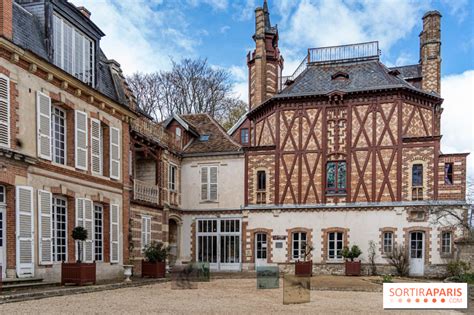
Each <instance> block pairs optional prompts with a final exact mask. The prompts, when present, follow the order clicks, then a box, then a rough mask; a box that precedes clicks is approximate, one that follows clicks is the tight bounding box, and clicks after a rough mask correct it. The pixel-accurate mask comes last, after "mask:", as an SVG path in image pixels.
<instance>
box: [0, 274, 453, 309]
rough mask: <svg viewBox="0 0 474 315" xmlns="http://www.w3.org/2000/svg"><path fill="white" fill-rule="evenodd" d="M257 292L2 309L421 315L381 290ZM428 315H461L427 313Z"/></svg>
mask: <svg viewBox="0 0 474 315" xmlns="http://www.w3.org/2000/svg"><path fill="white" fill-rule="evenodd" d="M281 285H282V283H281V281H280V289H274V290H257V289H256V283H255V279H218V280H212V281H211V282H209V283H199V288H198V289H197V290H171V284H170V283H169V282H168V283H161V284H153V285H147V286H142V287H135V288H125V289H118V290H111V291H102V292H96V293H87V294H78V295H69V296H62V297H53V298H47V299H41V300H34V301H28V302H19V303H10V304H4V305H0V314H156V313H160V314H291V313H293V314H294V313H297V314H348V313H363V314H364V313H365V314H382V313H385V314H398V313H402V314H419V313H423V312H420V311H410V312H408V311H404V312H397V311H390V312H383V309H382V293H380V292H347V291H345V292H341V291H311V303H308V304H298V305H283V304H282V294H283V290H282V289H281ZM426 314H456V312H453V311H426Z"/></svg>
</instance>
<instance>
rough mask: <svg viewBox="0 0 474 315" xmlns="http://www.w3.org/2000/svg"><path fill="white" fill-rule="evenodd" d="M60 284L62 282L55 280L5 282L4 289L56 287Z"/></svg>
mask: <svg viewBox="0 0 474 315" xmlns="http://www.w3.org/2000/svg"><path fill="white" fill-rule="evenodd" d="M60 284H61V283H60V282H54V281H40V282H30V283H13V284H3V286H2V291H18V290H30V289H38V288H46V287H54V286H59V285H60Z"/></svg>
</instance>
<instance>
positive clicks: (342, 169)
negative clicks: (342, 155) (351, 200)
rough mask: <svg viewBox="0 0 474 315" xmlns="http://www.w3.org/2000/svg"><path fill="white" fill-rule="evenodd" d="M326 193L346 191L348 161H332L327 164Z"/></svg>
mask: <svg viewBox="0 0 474 315" xmlns="http://www.w3.org/2000/svg"><path fill="white" fill-rule="evenodd" d="M326 193H329V194H345V193H346V162H345V161H332V162H328V163H327V166H326Z"/></svg>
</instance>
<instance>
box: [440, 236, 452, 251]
mask: <svg viewBox="0 0 474 315" xmlns="http://www.w3.org/2000/svg"><path fill="white" fill-rule="evenodd" d="M441 253H442V254H451V232H443V233H442V234H441Z"/></svg>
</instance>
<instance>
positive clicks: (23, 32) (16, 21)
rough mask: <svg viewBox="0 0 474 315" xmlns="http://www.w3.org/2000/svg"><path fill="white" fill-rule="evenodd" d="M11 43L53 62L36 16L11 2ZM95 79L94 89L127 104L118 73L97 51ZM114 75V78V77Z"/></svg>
mask: <svg viewBox="0 0 474 315" xmlns="http://www.w3.org/2000/svg"><path fill="white" fill-rule="evenodd" d="M12 13H13V43H14V44H16V45H18V46H20V47H21V48H23V49H25V50H28V51H30V52H32V53H34V54H35V55H37V56H39V57H41V58H43V59H45V60H47V61H48V62H50V63H53V60H52V59H50V58H49V57H48V53H47V50H46V45H45V42H46V37H45V34H44V33H43V31H42V27H41V24H40V22H39V21H38V18H37V17H35V16H34V15H33V14H31V13H30V12H28V11H27V10H26V9H24V8H23V7H21V6H20V5H19V4H17V3H15V2H13V12H12ZM96 71H97V81H96V84H95V89H96V90H97V91H99V92H100V93H102V94H103V95H105V96H107V97H109V98H110V99H112V100H114V101H116V102H117V103H119V104H122V105H124V106H128V105H129V102H128V100H127V98H126V96H125V91H124V88H123V85H122V84H121V82H120V80H123V78H121V77H120V76H119V75H117V74H112V72H111V69H110V65H109V64H108V63H107V57H106V56H105V55H104V53H103V52H102V50H100V51H99V58H98V67H97V69H96ZM114 75H115V78H114Z"/></svg>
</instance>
